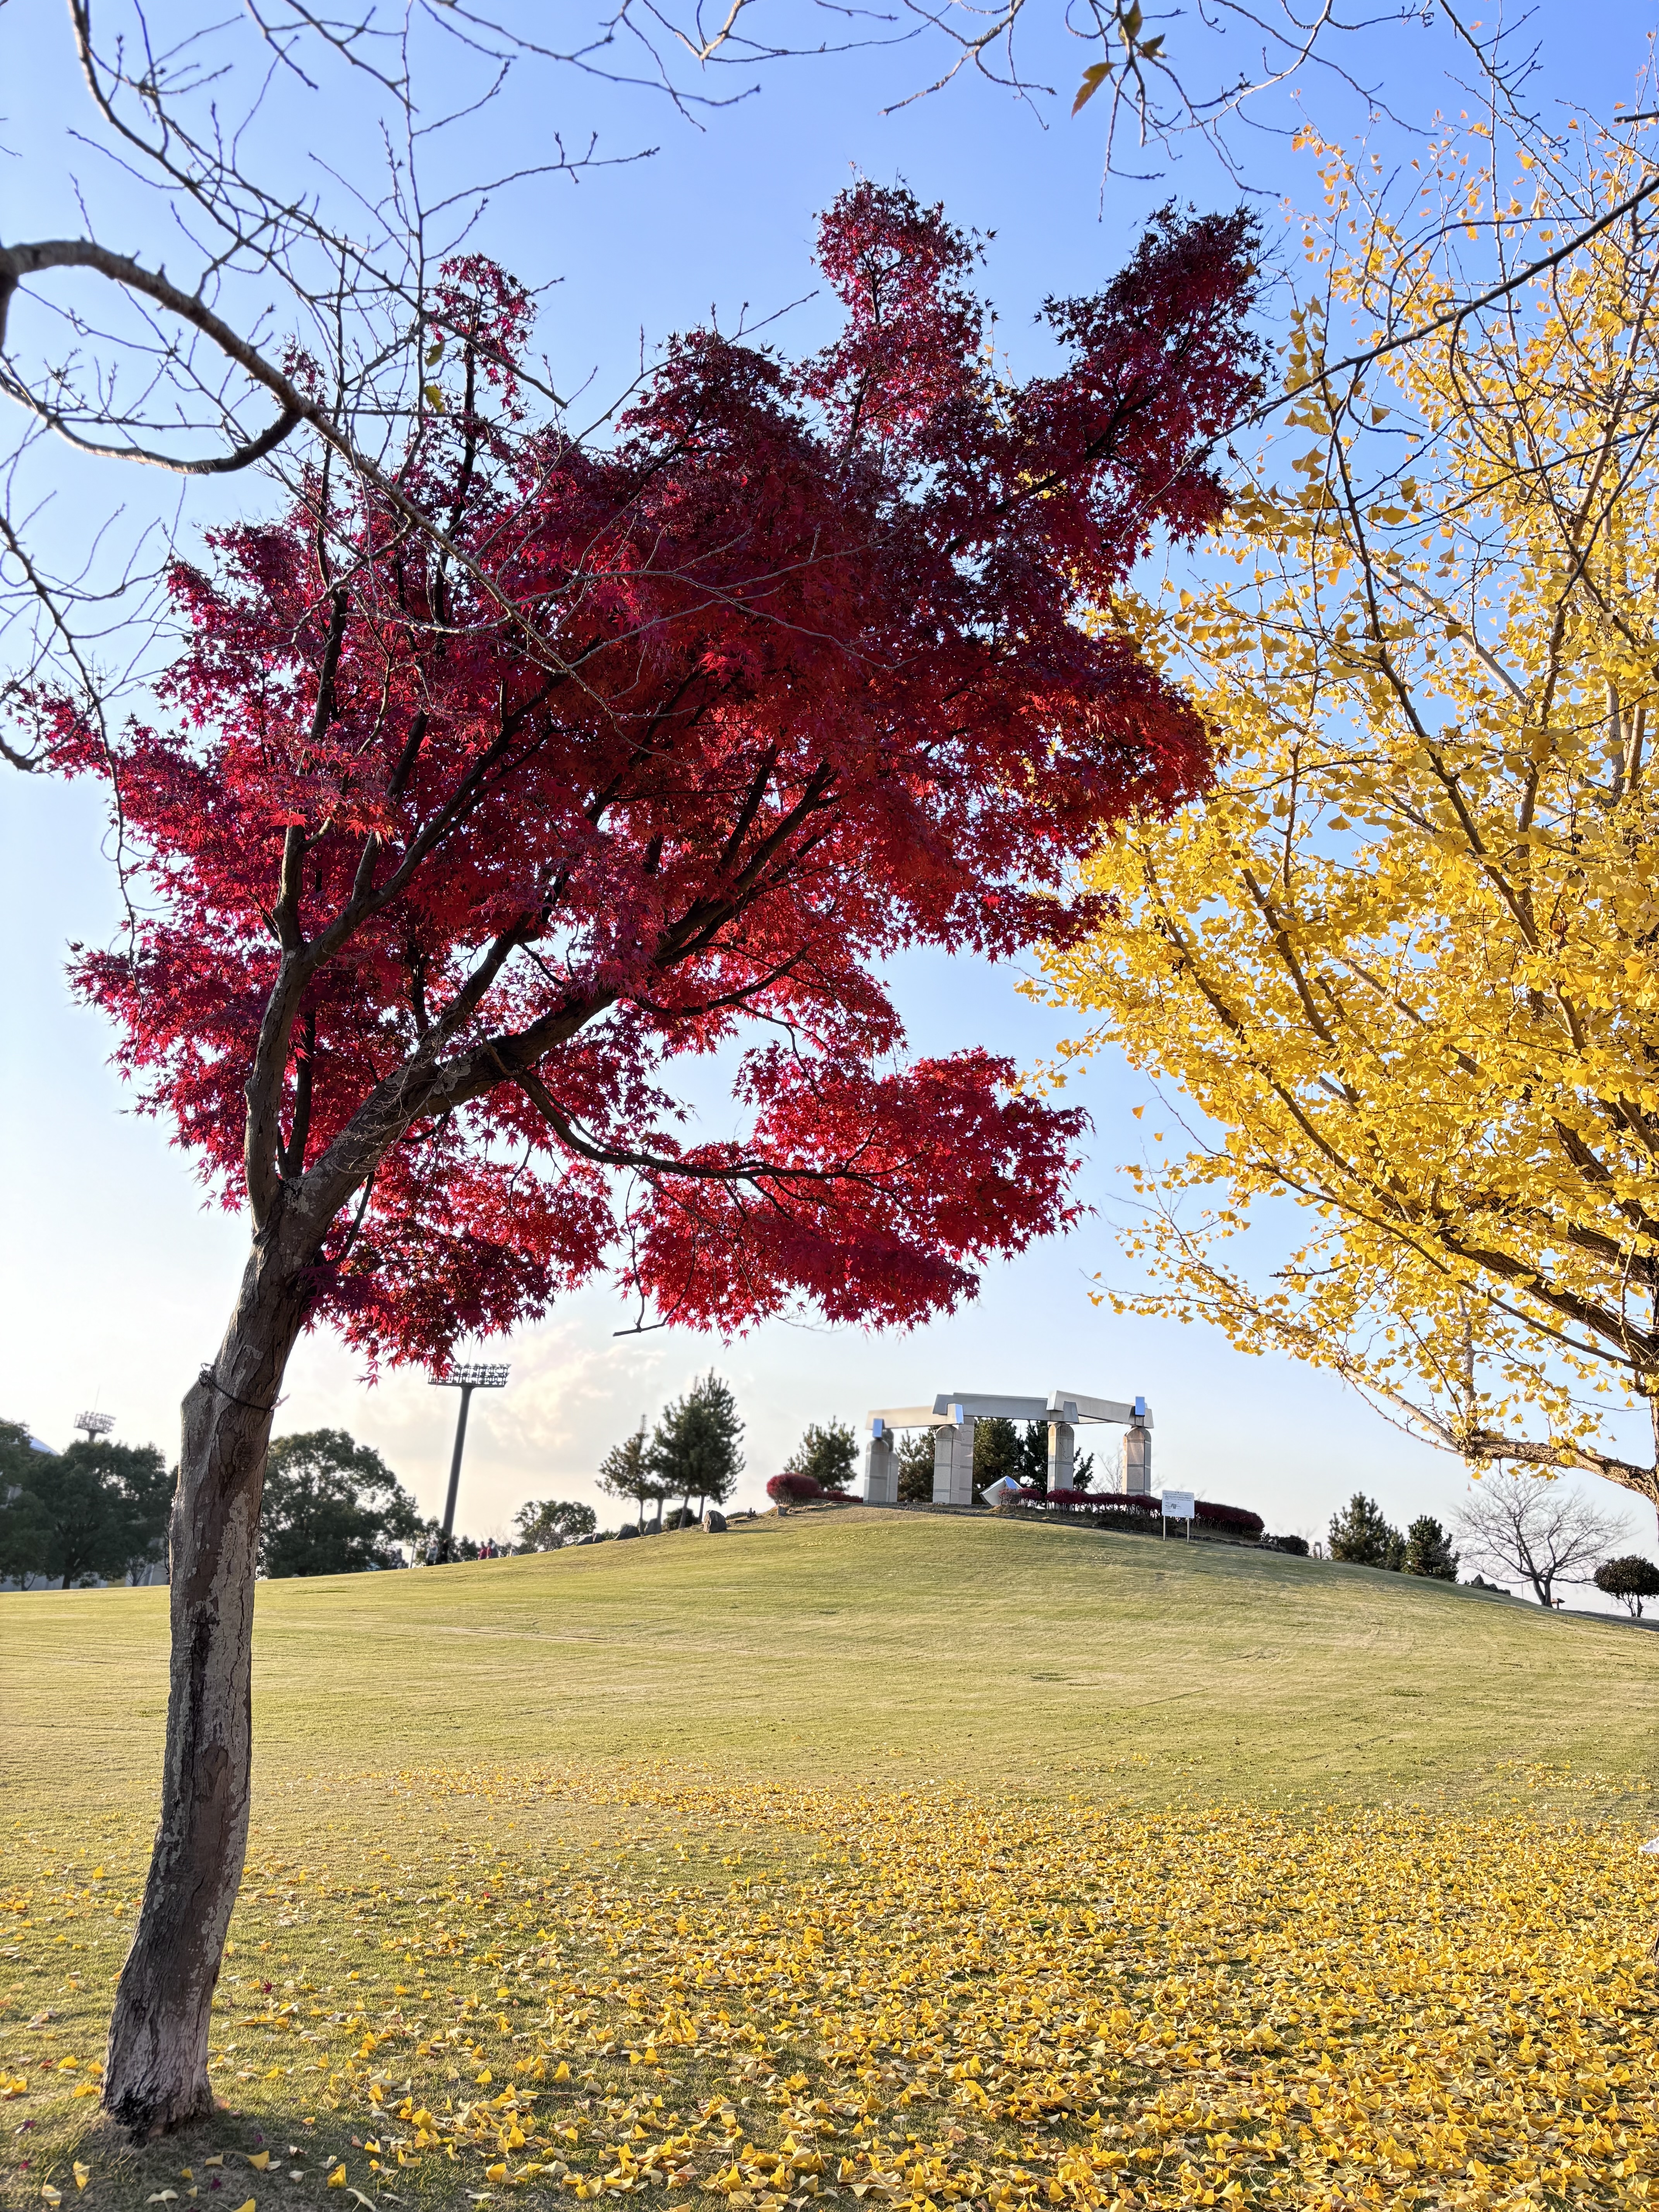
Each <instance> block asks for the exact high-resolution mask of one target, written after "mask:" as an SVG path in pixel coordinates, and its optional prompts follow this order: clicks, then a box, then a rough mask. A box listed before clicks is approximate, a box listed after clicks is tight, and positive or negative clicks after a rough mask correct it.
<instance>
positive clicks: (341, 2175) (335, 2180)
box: [328, 2162, 346, 2189]
mask: <svg viewBox="0 0 1659 2212" xmlns="http://www.w3.org/2000/svg"><path fill="white" fill-rule="evenodd" d="M328 2185H329V2187H330V2188H331V2189H343V2188H344V2187H345V2185H346V2178H345V2166H344V2164H343V2162H342V2163H341V2164H340V2165H338V2166H336V2167H335V2169H334V2171H333V2172H332V2173H331V2174H330V2176H329V2177H328Z"/></svg>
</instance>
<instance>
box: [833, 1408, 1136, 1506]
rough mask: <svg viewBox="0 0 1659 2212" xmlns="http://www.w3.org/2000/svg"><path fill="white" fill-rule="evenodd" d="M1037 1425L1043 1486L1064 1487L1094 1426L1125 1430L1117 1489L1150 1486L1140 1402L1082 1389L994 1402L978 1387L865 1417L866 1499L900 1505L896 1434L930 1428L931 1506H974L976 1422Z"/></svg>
mask: <svg viewBox="0 0 1659 2212" xmlns="http://www.w3.org/2000/svg"><path fill="white" fill-rule="evenodd" d="M993 1419H1001V1420H1006V1421H1042V1422H1046V1423H1047V1425H1048V1487H1049V1489H1050V1490H1051V1491H1054V1490H1069V1489H1070V1488H1071V1487H1072V1480H1073V1466H1074V1464H1075V1462H1076V1457H1077V1432H1078V1430H1079V1428H1080V1427H1085V1426H1090V1425H1094V1424H1096V1423H1111V1424H1113V1425H1116V1426H1119V1427H1121V1428H1122V1429H1123V1430H1124V1431H1125V1435H1124V1437H1123V1443H1122V1447H1121V1451H1120V1454H1119V1457H1118V1488H1119V1489H1120V1490H1121V1491H1127V1492H1129V1493H1130V1494H1131V1495H1134V1496H1146V1495H1148V1494H1150V1492H1151V1491H1152V1409H1151V1407H1149V1406H1148V1405H1147V1403H1146V1400H1145V1399H1144V1398H1135V1399H1133V1400H1123V1399H1118V1398H1091V1397H1089V1396H1087V1395H1085V1393H1084V1392H1082V1391H1079V1390H1051V1391H1050V1392H1049V1394H1048V1396H1047V1397H1046V1398H1015V1397H999V1396H995V1395H990V1394H987V1393H986V1392H984V1391H978V1390H941V1391H940V1392H939V1395H938V1396H937V1397H936V1398H935V1399H934V1401H933V1404H932V1405H931V1406H884V1407H878V1408H877V1409H876V1410H875V1411H874V1412H873V1413H870V1414H868V1415H867V1416H866V1426H867V1428H868V1430H869V1431H870V1442H869V1444H868V1447H867V1448H866V1452H865V1455H864V1502H865V1504H866V1505H896V1504H897V1503H898V1449H897V1436H898V1432H899V1431H902V1430H905V1429H931V1430H932V1431H933V1503H934V1504H935V1505H971V1504H973V1502H974V1424H975V1421H986V1420H993Z"/></svg>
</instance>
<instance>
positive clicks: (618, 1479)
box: [596, 1429, 668, 1528]
mask: <svg viewBox="0 0 1659 2212" xmlns="http://www.w3.org/2000/svg"><path fill="white" fill-rule="evenodd" d="M648 1449H649V1447H648V1446H647V1443H646V1439H645V1431H644V1430H643V1429H637V1430H635V1432H634V1434H633V1435H632V1436H630V1437H624V1438H623V1442H622V1443H619V1444H612V1445H611V1449H610V1450H609V1451H608V1452H607V1453H606V1454H605V1457H604V1458H603V1459H602V1460H601V1461H600V1462H599V1474H598V1476H597V1478H596V1480H598V1482H599V1488H600V1489H601V1490H603V1491H604V1492H605V1493H606V1495H607V1496H608V1497H611V1498H622V1499H623V1500H625V1501H627V1502H629V1503H630V1504H633V1505H634V1506H635V1508H636V1509H637V1513H638V1521H637V1525H638V1526H639V1527H640V1528H644V1526H645V1509H646V1507H647V1504H650V1503H652V1502H653V1500H654V1501H655V1503H656V1504H657V1505H658V1506H659V1507H660V1505H661V1504H662V1502H663V1499H664V1498H665V1497H666V1496H667V1494H668V1493H667V1492H666V1491H665V1490H664V1488H663V1487H662V1485H661V1484H660V1483H659V1481H658V1480H657V1478H656V1476H655V1474H653V1472H652V1469H651V1466H650V1464H649V1462H648V1459H647V1452H648Z"/></svg>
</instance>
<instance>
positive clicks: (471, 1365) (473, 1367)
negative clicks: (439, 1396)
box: [432, 1359, 507, 1390]
mask: <svg viewBox="0 0 1659 2212" xmlns="http://www.w3.org/2000/svg"><path fill="white" fill-rule="evenodd" d="M506 1383H507V1368H506V1367H504V1366H501V1365H499V1364H495V1363H493V1362H491V1361H489V1360H483V1359H474V1360H467V1361H464V1362H463V1363H462V1364H461V1365H460V1366H459V1367H451V1368H450V1369H449V1370H448V1371H447V1373H446V1374H443V1375H435V1376H433V1377H432V1387H433V1389H435V1390H500V1389H504V1388H505V1386H506Z"/></svg>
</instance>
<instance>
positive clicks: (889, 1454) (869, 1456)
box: [864, 1429, 898, 1505]
mask: <svg viewBox="0 0 1659 2212" xmlns="http://www.w3.org/2000/svg"><path fill="white" fill-rule="evenodd" d="M864 1502H865V1504H866V1505H896V1504H898V1453H897V1451H896V1449H895V1443H894V1437H893V1432H892V1431H891V1430H890V1429H884V1430H883V1431H882V1432H881V1434H880V1435H879V1436H878V1437H871V1439H870V1449H869V1450H868V1451H867V1452H866V1454H865V1455H864Z"/></svg>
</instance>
